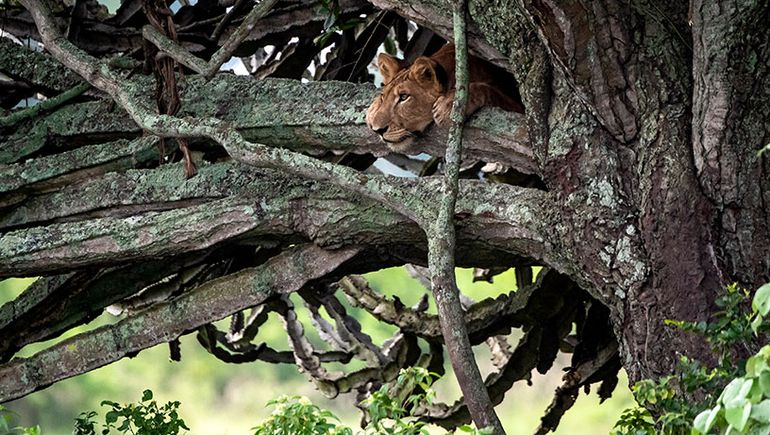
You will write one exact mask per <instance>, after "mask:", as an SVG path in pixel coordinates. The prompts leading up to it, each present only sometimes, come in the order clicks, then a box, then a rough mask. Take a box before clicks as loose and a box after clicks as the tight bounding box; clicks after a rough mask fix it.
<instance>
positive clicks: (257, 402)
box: [0, 268, 634, 435]
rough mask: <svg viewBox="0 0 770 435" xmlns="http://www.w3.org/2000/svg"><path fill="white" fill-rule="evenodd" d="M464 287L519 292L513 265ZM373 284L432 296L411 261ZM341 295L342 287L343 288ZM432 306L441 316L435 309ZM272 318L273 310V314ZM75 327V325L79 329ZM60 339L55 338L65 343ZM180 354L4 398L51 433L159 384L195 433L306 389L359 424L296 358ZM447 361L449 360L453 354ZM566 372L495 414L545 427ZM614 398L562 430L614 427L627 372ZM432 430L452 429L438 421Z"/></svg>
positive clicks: (242, 419)
mask: <svg viewBox="0 0 770 435" xmlns="http://www.w3.org/2000/svg"><path fill="white" fill-rule="evenodd" d="M456 274H457V278H458V285H459V286H460V288H461V289H462V291H463V293H465V294H466V295H468V296H470V297H471V298H473V299H475V300H481V299H484V298H488V297H492V298H493V297H495V296H497V295H498V294H500V293H508V292H510V291H513V290H515V288H516V282H515V278H514V274H513V271H512V270H511V271H508V272H505V273H503V274H501V275H497V276H495V278H494V282H493V283H486V282H475V283H474V282H472V271H471V270H470V269H458V270H457V272H456ZM365 277H366V278H367V279H368V280H369V282H370V284H371V286H372V288H374V289H376V290H378V291H380V292H382V293H385V294H388V295H397V296H398V297H399V298H400V299H401V301H402V302H404V303H405V304H406V305H412V304H414V303H416V302H417V301H418V300H419V298H420V297H421V296H422V295H423V294H425V292H426V290H425V288H424V287H423V286H422V285H420V283H419V282H417V281H416V280H415V279H413V278H412V277H411V276H410V275H409V274H408V273H407V272H406V271H405V270H404V269H403V268H391V269H385V270H381V271H378V272H374V273H370V274H367V275H365ZM32 281H34V280H33V279H8V280H5V281H0V304H2V303H4V302H6V301H9V300H11V299H13V298H14V297H16V295H18V294H19V293H20V292H21V291H23V290H24V288H26V286H28V285H29V284H30V283H31V282H32ZM338 294H339V293H338ZM343 302H344V303H345V304H346V308H348V310H349V312H350V313H351V314H353V315H354V316H355V317H356V318H357V319H358V320H359V321H360V322H361V324H362V327H363V330H364V331H365V332H367V333H368V334H370V335H371V337H372V339H373V340H374V342H375V343H377V344H381V343H382V342H383V341H384V340H385V339H387V338H389V337H390V336H391V335H392V334H393V332H394V331H395V328H393V327H391V326H390V325H386V324H383V323H380V322H379V321H377V320H376V319H374V318H373V317H371V316H370V315H369V314H368V313H366V312H365V311H363V310H358V309H355V308H351V307H350V305H349V304H347V301H344V300H343ZM294 303H295V306H296V307H297V312H298V315H299V316H300V320H301V321H302V322H303V324H304V326H305V332H306V334H307V335H308V337H309V338H310V340H311V341H312V342H314V343H319V344H320V343H322V342H321V340H320V339H319V338H318V336H317V335H316V334H315V333H314V329H313V326H312V324H311V323H310V320H309V316H308V312H307V310H306V309H305V308H304V306H303V305H302V302H301V300H300V299H299V298H297V299H295V300H294ZM430 311H431V312H434V313H435V307H433V306H432V301H431V308H430ZM271 316H274V314H271ZM119 319H120V318H119V317H114V316H112V315H110V314H108V313H105V314H103V315H102V316H101V317H99V318H98V319H96V320H95V321H93V322H91V323H90V324H89V325H85V326H83V327H80V328H78V329H77V332H82V331H84V330H87V329H92V328H94V327H97V326H100V325H103V324H106V323H112V322H115V321H117V320H119ZM222 322H223V323H222V325H220V326H221V328H222V329H226V328H227V325H228V320H223V321H222ZM73 334H74V332H73ZM519 336H520V333H519V331H514V332H513V333H512V334H511V335H510V336H509V342H510V344H511V345H513V346H515V345H516V342H517V340H518V337H519ZM62 338H66V336H65V337H60V338H58V339H56V340H61V339H62ZM56 340H52V341H50V342H47V343H37V344H35V345H31V346H28V347H27V348H25V349H23V350H22V352H21V353H20V355H21V356H25V355H30V354H32V353H34V352H36V351H38V350H40V349H41V348H43V347H46V346H48V345H50V344H51V343H52V342H54V341H56ZM259 341H264V342H266V343H268V344H269V345H270V346H272V347H273V348H275V349H280V350H288V342H287V338H286V335H285V332H284V330H283V324H282V322H281V321H280V319H279V318H277V317H271V318H270V320H269V321H268V322H267V323H266V324H265V325H263V327H262V328H261V329H260V331H259V334H258V336H257V340H255V342H259ZM181 343H182V360H181V361H180V362H172V361H170V360H169V349H168V346H166V345H162V346H156V347H154V348H151V349H148V350H145V351H143V352H141V353H139V355H137V356H136V357H134V358H130V359H129V358H126V359H123V360H121V361H118V362H117V363H114V364H112V365H109V366H106V367H103V368H101V369H98V370H95V371H93V372H90V373H87V374H84V375H81V376H78V377H76V378H72V379H68V380H65V381H62V382H59V383H57V384H55V385H53V386H51V387H49V388H47V389H45V390H43V391H39V392H37V393H34V394H31V395H29V396H27V397H25V398H23V399H21V400H17V401H13V402H9V403H6V404H5V406H6V407H8V408H9V409H11V410H12V411H14V412H15V413H17V414H18V419H17V420H16V423H17V424H21V425H35V424H39V425H40V426H41V428H42V432H43V434H45V435H64V434H70V433H71V432H72V425H73V419H74V418H75V417H77V416H78V414H79V413H80V412H82V411H86V410H95V411H97V412H99V421H100V422H103V415H104V413H105V412H106V409H104V408H102V409H100V406H99V404H100V402H101V401H102V400H112V401H116V402H120V403H126V402H135V401H138V400H139V399H140V398H141V395H142V391H143V390H145V389H148V388H149V389H151V390H152V391H153V392H154V393H155V399H156V400H157V401H158V402H159V403H165V402H166V401H172V400H178V401H180V402H182V404H181V407H180V411H181V415H182V418H183V419H184V420H185V422H186V423H187V425H188V426H189V427H190V428H191V431H190V432H189V433H190V434H196V435H197V434H201V435H204V434H206V435H235V434H248V433H251V431H250V428H252V427H254V426H255V425H256V424H257V423H259V422H260V421H262V420H263V419H264V418H265V417H266V416H268V415H269V414H270V411H271V410H270V409H269V408H266V407H265V403H266V402H267V401H268V400H270V399H272V398H276V397H278V396H280V395H282V394H287V395H303V396H307V397H308V398H310V400H312V401H313V402H314V403H315V404H317V405H319V406H321V407H322V408H327V409H329V410H331V411H332V412H334V414H336V415H337V416H338V417H339V418H340V420H341V421H342V422H343V423H344V424H346V425H348V426H350V427H353V428H356V427H358V422H359V420H360V413H359V412H358V410H357V409H356V408H355V406H354V399H355V396H354V394H348V395H341V396H340V397H338V398H336V399H334V400H327V399H325V398H324V397H323V396H322V395H321V394H320V393H319V392H317V391H316V390H315V388H314V387H313V385H312V384H311V383H310V382H309V381H307V379H306V378H305V377H304V376H303V375H302V374H301V373H299V371H298V370H297V368H296V366H294V365H290V364H283V365H274V364H268V363H263V362H256V363H249V364H242V365H238V364H226V363H223V362H221V361H219V360H217V359H216V358H214V357H213V356H211V355H209V354H208V353H207V352H206V350H205V349H203V348H202V347H201V346H200V345H199V344H198V342H197V340H196V339H195V337H194V334H192V335H188V336H185V337H182V339H181ZM476 351H477V360H478V361H479V365H480V366H481V370H482V373H483V374H486V373H489V371H490V370H491V367H492V366H491V364H490V363H489V358H488V352H487V351H486V347H485V346H484V345H480V346H477V347H476ZM568 363H569V355H560V357H559V358H558V359H557V364H560V365H561V367H564V366H566V365H567V364H568ZM447 365H448V361H447ZM327 368H328V369H329V370H330V371H334V370H342V369H344V370H345V371H350V370H355V369H357V368H360V366H356V365H353V364H348V365H346V366H343V365H341V364H337V365H327ZM447 368H448V370H447V373H448V375H446V376H444V377H443V378H442V379H441V380H440V381H439V382H438V383H436V385H435V389H436V391H437V393H438V400H441V401H445V402H449V403H451V402H453V401H454V400H455V399H456V398H458V397H459V389H458V387H457V384H456V382H455V380H454V378H453V377H452V376H451V369H449V367H447ZM561 373H562V371H561V370H558V369H557V368H555V369H552V370H551V371H550V372H549V374H548V375H546V376H543V375H540V374H539V373H537V372H536V371H534V372H533V373H532V385H531V386H528V385H526V383H518V384H517V385H515V386H514V387H513V389H512V390H510V391H509V392H508V393H507V394H506V398H505V401H504V402H503V403H502V404H500V405H498V406H497V408H496V409H497V412H498V415H499V416H500V418H501V420H502V422H503V425H504V427H505V429H506V430H507V432H508V433H509V434H511V435H516V434H529V433H533V431H534V430H535V428H536V427H537V425H538V424H539V421H540V417H541V415H542V414H543V413H544V411H545V409H546V408H547V406H548V404H549V403H550V401H551V399H552V397H553V391H554V389H555V388H556V387H557V386H558V385H559V384H560V383H561ZM622 374H623V376H622V377H621V379H620V383H619V385H618V387H617V388H616V390H615V393H614V394H613V397H612V398H611V399H609V400H607V401H605V402H604V403H603V404H601V405H600V404H599V399H598V397H597V396H596V394H595V393H594V392H591V394H589V395H585V394H584V393H583V392H582V391H581V395H580V397H579V399H578V401H577V403H576V404H575V406H574V407H573V408H572V409H571V410H570V411H568V412H567V414H566V415H565V417H564V418H563V419H562V422H561V424H560V426H559V430H558V431H557V432H556V433H557V434H569V435H593V434H601V433H608V432H609V430H610V429H611V428H612V426H613V425H614V423H615V421H616V420H617V418H618V416H619V415H620V413H621V412H622V410H623V409H625V408H627V407H629V406H631V405H633V404H634V402H633V397H632V395H631V393H630V391H629V390H628V384H627V380H626V378H625V375H624V373H622ZM433 429H434V430H431V433H437V434H439V433H444V431H443V430H441V429H439V428H433Z"/></svg>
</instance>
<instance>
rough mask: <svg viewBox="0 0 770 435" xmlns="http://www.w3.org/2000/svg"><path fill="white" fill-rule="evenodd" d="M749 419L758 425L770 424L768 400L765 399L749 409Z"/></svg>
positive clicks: (769, 403)
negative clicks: (758, 423)
mask: <svg viewBox="0 0 770 435" xmlns="http://www.w3.org/2000/svg"><path fill="white" fill-rule="evenodd" d="M751 418H752V419H754V420H757V421H758V422H760V423H770V399H765V400H763V401H761V402H759V403H757V404H756V405H754V406H753V407H751Z"/></svg>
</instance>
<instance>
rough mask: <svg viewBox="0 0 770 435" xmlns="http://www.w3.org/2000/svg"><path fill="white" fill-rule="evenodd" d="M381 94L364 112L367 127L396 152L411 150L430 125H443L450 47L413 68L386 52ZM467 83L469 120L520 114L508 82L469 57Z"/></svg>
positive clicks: (448, 101) (451, 81)
mask: <svg viewBox="0 0 770 435" xmlns="http://www.w3.org/2000/svg"><path fill="white" fill-rule="evenodd" d="M377 67H378V68H379V70H380V73H381V74H382V79H383V82H382V91H381V92H380V93H379V95H377V96H376V97H375V98H374V101H372V104H371V105H370V106H369V108H368V109H367V110H366V125H368V126H369V128H371V129H372V130H373V131H374V132H375V133H377V134H378V135H380V138H381V139H382V140H383V141H384V142H385V143H387V145H388V147H389V148H390V149H391V150H393V151H396V152H404V151H407V150H409V149H410V147H411V145H412V144H413V143H414V141H415V140H416V139H417V138H418V137H420V135H421V134H422V133H423V132H424V131H425V129H427V128H428V126H429V125H430V124H431V123H432V122H435V123H436V124H438V125H440V126H444V125H446V124H447V121H448V120H449V114H450V112H451V110H452V103H453V101H454V96H455V47H454V44H447V45H444V46H443V47H442V48H441V49H440V50H438V51H437V52H436V53H435V54H433V55H432V56H430V57H425V56H421V57H418V58H417V59H416V60H415V61H414V63H413V64H411V65H409V64H408V62H406V61H404V60H401V59H397V58H395V57H393V56H390V55H388V54H386V53H381V54H380V55H379V56H378V58H377ZM468 68H469V71H470V83H469V86H468V89H469V94H468V104H467V106H466V109H465V115H466V116H468V115H470V114H472V113H473V112H475V111H476V110H478V109H479V108H480V107H483V106H495V107H500V108H502V109H504V110H508V111H514V112H519V113H524V107H523V106H522V104H521V102H520V98H519V97H518V92H517V90H516V85H515V84H514V82H513V80H512V79H510V78H508V79H507V80H506V73H505V72H504V71H502V70H501V69H499V68H497V67H495V66H493V65H491V64H489V63H487V62H485V61H483V60H481V59H479V58H476V57H473V56H469V58H468Z"/></svg>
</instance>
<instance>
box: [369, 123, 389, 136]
mask: <svg viewBox="0 0 770 435" xmlns="http://www.w3.org/2000/svg"><path fill="white" fill-rule="evenodd" d="M372 130H374V132H375V133H377V134H379V135H380V136H382V135H383V134H385V132H386V131H388V126H387V125H386V126H385V127H382V128H374V127H372Z"/></svg>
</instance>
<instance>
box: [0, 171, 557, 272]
mask: <svg viewBox="0 0 770 435" xmlns="http://www.w3.org/2000/svg"><path fill="white" fill-rule="evenodd" d="M372 178H375V179H377V178H384V177H382V176H372ZM180 179H181V168H180V167H172V166H168V165H166V166H163V167H161V168H158V169H152V170H132V171H128V172H127V173H124V174H118V173H112V174H107V175H105V176H104V177H102V178H96V179H93V180H88V181H85V182H83V183H81V184H78V185H73V186H69V187H67V188H64V189H62V190H60V191H57V192H52V193H49V194H46V195H43V196H40V197H39V198H36V199H28V200H27V201H26V202H25V203H24V205H22V206H19V207H16V208H14V209H11V210H9V211H8V212H6V213H5V214H0V222H2V223H3V224H4V225H5V226H6V228H7V226H8V225H16V226H18V225H21V224H26V225H30V224H33V225H34V224H35V223H37V224H45V223H48V222H60V223H56V224H51V225H48V226H41V227H32V228H25V229H19V230H15V231H8V232H6V233H4V234H2V235H0V258H1V259H2V260H1V261H0V276H21V275H28V274H32V275H34V274H41V273H52V272H55V271H62V270H72V269H75V268H78V267H84V266H89V265H103V264H120V263H121V262H124V261H130V260H134V259H139V258H144V257H146V256H148V255H150V256H156V257H162V256H170V255H179V254H181V253H184V252H187V251H192V250H201V249H206V248H208V247H210V246H213V245H215V244H216V243H218V242H220V241H225V240H227V239H229V238H231V237H246V236H249V237H256V236H260V235H265V236H270V237H278V238H283V239H284V240H286V241H287V242H290V241H291V240H294V239H296V237H298V236H299V237H302V238H308V237H309V238H311V239H313V240H315V241H316V243H319V244H330V243H331V244H334V243H336V244H339V240H346V241H348V243H364V244H370V243H373V245H372V246H386V245H387V246H397V245H403V246H406V245H409V246H414V245H415V243H417V244H418V246H424V243H425V242H424V240H425V239H424V238H423V237H422V236H421V232H420V230H419V228H418V227H417V226H416V225H414V224H411V223H409V221H408V220H407V219H405V218H403V217H402V216H400V215H399V214H397V213H395V212H392V211H389V210H388V209H387V208H385V207H382V206H378V205H376V204H373V203H371V202H366V201H364V202H362V201H361V200H360V198H358V197H357V196H356V195H354V194H350V193H347V192H345V191H341V190H339V189H334V188H329V187H328V186H324V185H323V184H320V183H308V182H307V181H303V180H297V179H296V178H291V177H286V176H285V175H284V176H282V175H281V174H279V173H277V172H275V171H264V170H262V171H260V170H256V169H251V168H248V167H244V166H242V165H238V164H234V163H221V164H215V165H206V166H202V167H201V168H200V173H199V175H198V176H196V177H194V178H193V179H191V180H188V181H187V182H180ZM389 182H390V183H394V185H396V186H398V187H399V188H400V189H404V190H409V191H411V192H416V193H419V194H420V195H424V196H423V197H424V198H425V203H426V205H427V206H430V204H432V203H431V201H432V200H433V199H432V195H431V194H428V193H422V192H433V191H436V190H437V189H438V180H435V179H430V178H426V179H420V180H406V179H401V180H395V179H392V180H390V181H389ZM460 192H461V195H460V200H459V202H458V205H457V210H456V211H457V213H458V214H461V215H462V216H468V217H467V218H465V219H463V220H462V221H461V223H460V228H459V243H460V245H461V246H463V249H462V250H461V252H460V254H461V255H460V258H461V260H462V261H463V262H465V261H467V259H468V258H472V257H475V258H477V259H478V261H481V259H485V260H493V259H494V258H495V257H496V256H497V257H498V259H497V260H494V261H493V263H494V264H500V263H502V262H509V263H508V264H510V262H511V261H514V257H515V256H526V257H530V258H535V259H539V260H542V261H545V262H547V263H549V264H554V265H559V266H562V265H564V264H566V262H567V260H568V259H567V258H564V257H562V253H561V252H560V251H559V250H558V249H554V248H555V247H556V246H558V245H557V243H556V241H555V240H556V239H555V238H554V237H555V236H556V235H554V234H552V233H549V230H548V228H549V225H553V224H554V222H552V221H551V220H550V218H548V216H549V214H548V211H549V209H550V208H551V207H553V201H554V200H553V198H552V197H551V196H550V195H549V194H547V193H545V192H542V191H538V190H534V189H525V188H518V187H513V186H507V185H489V184H486V183H482V182H474V181H463V183H461V189H460ZM84 193H86V194H84ZM88 198H99V201H98V202H93V201H90V200H88ZM50 204H58V205H57V207H51V206H50ZM310 209H312V210H314V214H312V216H311V215H308V214H307V213H306V212H305V210H310ZM541 214H542V215H543V216H546V218H543V219H537V218H535V216H538V215H541ZM343 217H344V218H345V219H346V220H347V221H348V222H350V225H348V226H347V227H345V228H343V227H340V226H339V225H338V222H339V220H340V219H341V218H343ZM83 219H85V220H83ZM72 220H75V221H74V222H67V221H72ZM371 222H378V225H377V226H372V225H371V224H370V223H371ZM0 227H2V225H0ZM129 235H131V236H129ZM96 248H98V249H96ZM413 252H414V251H413ZM423 252H424V251H423ZM418 258H419V257H418ZM412 259H414V257H412ZM421 261H422V260H421Z"/></svg>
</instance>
